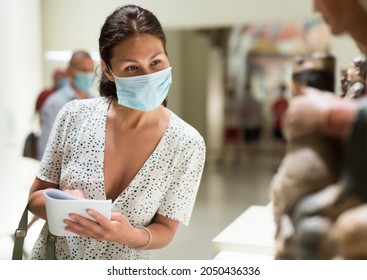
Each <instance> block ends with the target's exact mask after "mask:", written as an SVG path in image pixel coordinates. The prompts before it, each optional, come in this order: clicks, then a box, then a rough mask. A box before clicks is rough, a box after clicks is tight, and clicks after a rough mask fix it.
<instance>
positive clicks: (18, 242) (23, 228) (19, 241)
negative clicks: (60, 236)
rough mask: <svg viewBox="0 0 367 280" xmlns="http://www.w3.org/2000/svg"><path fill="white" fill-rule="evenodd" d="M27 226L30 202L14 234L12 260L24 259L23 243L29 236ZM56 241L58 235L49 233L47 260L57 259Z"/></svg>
mask: <svg viewBox="0 0 367 280" xmlns="http://www.w3.org/2000/svg"><path fill="white" fill-rule="evenodd" d="M27 228H28V204H27V205H26V207H25V209H24V211H23V214H22V217H21V219H20V221H19V225H18V228H17V229H16V231H15V234H14V237H15V238H14V247H13V255H12V260H22V259H23V245H24V238H25V237H26V236H27ZM55 242H56V236H55V235H53V234H51V233H50V232H49V233H48V236H47V245H46V260H54V259H55Z"/></svg>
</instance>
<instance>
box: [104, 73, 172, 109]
mask: <svg viewBox="0 0 367 280" xmlns="http://www.w3.org/2000/svg"><path fill="white" fill-rule="evenodd" d="M171 70H172V67H168V68H166V69H164V70H161V71H158V72H155V73H152V74H147V75H140V76H134V77H117V76H115V75H114V74H113V73H112V71H111V70H110V71H111V73H112V75H113V76H114V78H115V85H116V93H117V102H118V104H120V105H122V106H126V107H129V108H131V109H135V110H139V111H146V112H148V111H153V110H155V109H157V108H158V107H159V105H161V104H162V102H163V101H164V99H165V98H166V97H167V94H168V91H169V88H170V86H171V84H172V74H171Z"/></svg>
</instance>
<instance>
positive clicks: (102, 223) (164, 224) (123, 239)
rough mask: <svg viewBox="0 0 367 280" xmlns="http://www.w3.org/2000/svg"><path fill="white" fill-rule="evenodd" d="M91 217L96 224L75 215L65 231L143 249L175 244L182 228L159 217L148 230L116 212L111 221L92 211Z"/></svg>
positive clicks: (68, 221)
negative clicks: (134, 224) (175, 238)
mask: <svg viewBox="0 0 367 280" xmlns="http://www.w3.org/2000/svg"><path fill="white" fill-rule="evenodd" d="M87 214H88V215H89V216H91V218H93V219H95V221H94V220H92V219H88V218H85V217H83V216H80V215H77V214H73V213H72V214H70V219H66V220H64V223H65V224H66V228H65V229H66V230H69V231H71V232H74V233H76V234H78V235H80V236H84V237H89V238H93V239H98V240H105V241H112V242H118V243H121V244H126V245H128V246H130V247H132V248H142V247H145V246H146V245H147V244H149V248H147V249H158V248H162V247H164V246H166V245H167V244H169V243H170V242H171V240H172V239H173V237H174V235H175V233H176V230H177V228H178V225H179V222H178V221H176V220H172V219H169V218H167V217H164V216H161V215H159V214H156V215H155V216H154V218H153V220H152V223H151V224H149V226H147V230H146V229H142V228H139V227H137V228H135V227H134V226H133V225H131V224H130V222H129V220H128V219H127V218H126V217H125V216H124V215H123V214H121V213H116V212H114V213H112V214H111V220H109V219H107V218H105V217H104V216H103V215H102V214H100V213H98V212H97V211H94V210H92V209H88V210H87ZM148 231H149V232H150V234H148Z"/></svg>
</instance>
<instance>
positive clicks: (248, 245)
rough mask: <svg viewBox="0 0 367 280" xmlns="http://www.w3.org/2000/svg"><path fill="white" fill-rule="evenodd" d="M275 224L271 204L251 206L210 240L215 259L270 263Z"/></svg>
mask: <svg viewBox="0 0 367 280" xmlns="http://www.w3.org/2000/svg"><path fill="white" fill-rule="evenodd" d="M274 234H275V224H274V218H273V210H272V206H271V204H268V205H266V206H259V205H253V206H251V207H249V208H248V209H247V210H246V211H245V212H244V213H242V214H241V215H240V216H239V217H238V218H237V219H236V220H234V221H233V222H232V223H231V224H230V225H228V226H227V227H226V228H225V229H224V230H223V231H222V232H221V233H219V234H218V235H217V236H216V237H215V238H214V239H213V240H212V243H213V251H214V256H215V257H214V258H215V259H273V258H274V257H273V256H274V253H275V246H274V242H275V239H274Z"/></svg>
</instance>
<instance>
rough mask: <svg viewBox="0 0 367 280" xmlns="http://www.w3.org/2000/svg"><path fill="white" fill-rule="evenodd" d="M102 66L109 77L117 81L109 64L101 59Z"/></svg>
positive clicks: (112, 80)
mask: <svg viewBox="0 0 367 280" xmlns="http://www.w3.org/2000/svg"><path fill="white" fill-rule="evenodd" d="M101 66H102V71H103V73H104V74H105V75H106V77H107V79H109V80H110V81H111V82H115V78H114V77H113V75H112V73H111V70H110V69H109V67H108V66H107V64H106V63H105V62H104V61H103V60H102V59H101Z"/></svg>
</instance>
